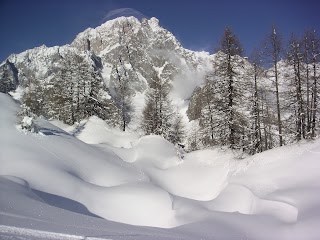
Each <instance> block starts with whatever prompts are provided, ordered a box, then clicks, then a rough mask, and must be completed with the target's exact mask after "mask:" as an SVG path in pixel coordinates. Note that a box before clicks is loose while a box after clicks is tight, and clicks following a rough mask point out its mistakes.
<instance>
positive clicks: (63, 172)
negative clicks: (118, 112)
mask: <svg viewBox="0 0 320 240" xmlns="http://www.w3.org/2000/svg"><path fill="white" fill-rule="evenodd" d="M18 110H19V108H18V106H17V105H16V103H15V102H14V100H13V99H11V98H10V97H9V96H8V95H4V94H0V132H1V135H0V148H1V149H0V165H1V168H0V191H1V193H4V194H1V195H0V225H9V226H15V227H26V228H30V227H31V228H36V229H38V230H50V231H57V232H62V233H69V234H76V235H79V234H80V235H81V236H88V233H94V232H95V233H97V232H98V233H103V234H104V235H105V236H106V235H108V234H109V235H112V234H111V232H112V231H114V230H113V229H119V231H121V232H124V233H125V234H127V235H126V236H132V235H130V231H133V232H134V234H137V235H134V236H141V239H150V238H151V236H152V239H168V238H172V239H201V238H202V239H212V238H213V236H215V237H216V238H218V239H235V238H245V237H246V238H250V239H281V240H282V239H290V240H292V239H307V240H309V239H310V240H313V239H317V238H318V236H319V235H320V231H319V228H318V227H317V226H319V223H320V211H319V209H320V197H319V190H320V183H319V181H318V180H319V178H320V162H319V159H320V158H319V154H320V140H315V141H313V142H301V143H299V144H295V145H292V146H285V147H282V148H278V149H273V150H270V151H266V152H264V153H262V154H257V155H255V156H252V157H247V158H246V159H244V160H239V159H238V158H237V157H236V155H235V154H234V153H232V152H231V151H228V150H223V149H219V148H216V149H208V150H201V151H195V152H191V153H186V154H184V157H183V158H180V157H179V154H177V150H178V149H177V148H176V147H175V146H173V145H172V144H170V143H169V142H167V141H166V140H165V139H163V138H161V137H159V136H145V137H142V138H138V137H137V136H136V135H134V134H128V133H122V134H123V135H122V134H120V133H119V132H116V131H114V130H113V129H111V128H108V126H107V125H106V124H105V122H104V121H102V120H100V119H98V118H96V117H92V118H90V119H89V120H88V121H87V122H83V123H81V124H80V125H78V126H76V127H73V128H70V127H68V126H65V125H61V127H64V128H65V129H67V130H68V132H67V131H64V130H62V129H61V128H59V127H57V126H54V125H52V124H51V123H49V122H47V121H45V120H44V119H39V118H38V119H35V120H34V124H35V125H36V127H37V130H38V132H39V134H37V133H30V132H21V131H18V130H17V128H16V124H17V122H19V121H18V119H17V117H16V112H17V111H18ZM113 131H114V132H113ZM75 136H77V137H78V138H80V139H81V140H82V141H80V140H79V139H77V138H76V137H75ZM86 142H90V143H92V144H91V145H90V144H87V143H86ZM40 192H41V194H42V195H41V194H40ZM45 194H47V195H45ZM41 196H45V197H43V199H42V198H41ZM50 196H51V197H52V198H53V199H59V198H60V199H63V201H62V200H61V201H62V203H63V202H65V203H66V202H68V201H69V205H70V201H73V202H74V203H79V204H81V205H82V206H83V207H84V208H86V209H87V210H88V211H90V212H91V213H93V214H95V215H97V216H100V217H102V218H104V219H108V220H112V221H117V222H122V223H127V224H131V225H140V226H153V227H161V228H171V229H167V230H161V229H149V228H144V227H140V228H139V227H133V226H131V227H129V226H127V225H123V224H120V223H112V222H109V221H107V220H104V219H100V218H95V217H92V216H89V215H88V214H86V213H85V211H84V212H82V213H81V212H75V211H74V210H72V209H71V208H70V206H68V204H65V205H64V206H61V205H60V206H50V204H49V202H50V201H49V202H46V200H48V199H49V198H50ZM49 200H50V199H49ZM26 219H27V220H28V221H26ZM75 219H76V220H75ZM60 221H62V223H68V224H67V226H69V227H67V229H65V228H64V226H65V224H62V223H60ZM72 221H76V223H73V224H71V222H72ZM88 221H89V223H90V224H89V226H90V227H89V228H86V225H87V224H88ZM29 223H32V224H33V225H32V226H30V225H28V224H29ZM59 223H60V225H59ZM77 224H79V227H78V228H77ZM185 224H187V225H185ZM108 226H109V227H108ZM110 226H113V227H110ZM1 229H2V230H1ZM11 230H12V229H11ZM11 230H10V229H9V230H8V229H5V228H1V226H0V238H1V237H2V235H3V234H5V233H4V232H5V231H7V232H8V231H11ZM18 232H19V231H18ZM2 233H3V234H2ZM1 234H2V235H1ZM17 234H18V235H19V234H20V235H21V236H22V235H23V234H24V233H23V231H22V232H21V233H20V232H19V233H17ZM32 234H37V233H32ZM141 234H142V235H141ZM20 235H19V236H20ZM3 236H4V235H3ZM95 236H96V235H95ZM112 236H113V237H112V238H113V239H130V238H129V237H127V238H123V235H121V234H120V235H119V234H118V235H117V234H115V235H112ZM169 236H170V237H169ZM83 238H84V237H83ZM138 238H139V239H140V237H138ZM22 239H23V238H22ZM35 239H37V238H35ZM39 239H41V238H39ZM80 239H81V238H80Z"/></svg>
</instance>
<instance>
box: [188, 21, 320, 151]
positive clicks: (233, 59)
mask: <svg viewBox="0 0 320 240" xmlns="http://www.w3.org/2000/svg"><path fill="white" fill-rule="evenodd" d="M218 50H219V51H218V53H217V54H216V66H215V71H214V72H212V73H210V74H209V75H208V76H207V78H206V82H205V84H204V86H202V87H201V89H200V90H198V99H197V101H198V102H200V104H197V107H198V108H200V116H199V118H198V119H199V129H200V132H201V133H200V134H198V135H200V136H198V138H200V140H201V144H200V145H199V144H198V146H200V148H201V147H207V146H214V145H226V146H229V147H230V148H231V149H239V150H242V151H244V152H247V153H249V154H254V153H257V152H262V151H264V150H268V149H271V148H273V147H276V146H282V145H284V144H287V143H290V142H294V141H299V140H301V139H312V138H314V137H316V135H317V126H319V116H318V115H317V114H319V113H318V112H319V107H318V99H319V90H318V89H319V86H318V84H319V65H317V64H318V63H319V51H320V40H319V37H317V36H316V34H315V32H314V31H306V32H305V34H304V36H303V37H301V38H297V37H296V36H294V35H292V37H291V39H290V41H289V42H288V43H287V45H286V46H285V44H284V42H283V41H282V37H281V34H280V33H279V32H278V29H276V27H275V26H272V29H271V31H270V34H269V35H268V36H267V38H266V39H265V41H264V42H263V44H262V46H261V47H260V48H259V49H255V50H254V52H253V53H252V55H251V57H249V58H248V62H247V63H246V60H244V58H241V56H242V47H241V44H240V41H239V39H238V38H237V37H236V36H235V35H234V33H233V32H232V31H231V30H230V29H229V28H227V29H225V32H224V35H223V37H222V39H221V43H220V48H219V49H218ZM248 63H250V64H248ZM248 66H249V67H248ZM198 111H199V110H198ZM190 137H191V138H193V139H194V137H193V136H190ZM197 141H199V139H198V140H197Z"/></svg>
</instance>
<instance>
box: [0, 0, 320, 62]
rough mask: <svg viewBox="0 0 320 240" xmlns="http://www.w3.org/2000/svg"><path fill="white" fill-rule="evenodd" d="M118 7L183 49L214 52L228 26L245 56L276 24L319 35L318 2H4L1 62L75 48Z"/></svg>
mask: <svg viewBox="0 0 320 240" xmlns="http://www.w3.org/2000/svg"><path fill="white" fill-rule="evenodd" d="M119 8H133V9H135V10H137V11H139V12H141V13H143V14H144V15H145V16H147V17H152V16H155V17H157V18H158V19H159V20H160V25H162V26H163V27H165V28H167V29H168V30H170V31H171V32H172V33H173V34H174V35H175V36H176V37H177V38H178V39H179V40H180V42H181V43H182V45H183V46H184V47H186V48H189V49H193V50H206V51H209V52H213V49H215V47H217V45H218V42H219V39H220V37H221V35H222V33H223V29H224V28H225V27H226V26H231V27H232V29H233V30H234V32H235V33H236V34H237V35H238V37H239V39H240V41H241V42H242V44H243V46H244V48H245V53H246V54H249V53H250V51H251V49H252V48H253V47H254V46H255V45H257V44H258V43H259V42H260V41H261V40H262V39H263V38H264V37H265V35H266V34H267V32H268V31H269V30H270V28H271V25H272V24H273V23H275V24H277V26H278V28H279V30H280V31H281V32H282V34H283V35H284V37H288V36H289V35H290V34H291V32H295V33H297V34H301V33H303V31H304V30H305V29H306V28H313V29H316V30H317V31H318V32H320V1H319V0H291V1H290V0H264V1H259V0H228V1H224V0H219V1H216V0H158V1H154V0H50V1H49V0H28V1H27V0H0V29H1V31H0V35H1V37H0V61H3V60H4V59H5V58H6V57H8V55H9V54H10V53H19V52H22V51H24V50H26V49H29V48H33V47H37V46H40V45H42V44H45V45H46V46H54V45H63V44H67V43H70V42H71V41H72V40H73V39H74V37H75V36H76V35H77V34H78V33H79V32H81V31H83V30H85V29H86V28H88V27H96V26H98V25H100V24H101V23H102V22H103V19H104V18H105V16H106V15H107V14H108V12H109V11H112V10H115V9H119Z"/></svg>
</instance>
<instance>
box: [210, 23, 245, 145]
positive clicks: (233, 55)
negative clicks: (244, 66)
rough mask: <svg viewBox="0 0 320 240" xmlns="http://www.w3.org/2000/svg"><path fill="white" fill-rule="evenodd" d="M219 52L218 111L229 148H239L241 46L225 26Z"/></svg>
mask: <svg viewBox="0 0 320 240" xmlns="http://www.w3.org/2000/svg"><path fill="white" fill-rule="evenodd" d="M219 50H220V52H221V54H218V55H217V66H216V71H215V73H216V75H217V77H218V79H219V80H218V82H219V84H218V86H217V87H215V91H216V95H217V99H218V100H219V101H220V103H218V104H217V106H219V108H220V109H219V112H223V113H224V114H225V119H224V120H225V121H226V125H227V132H226V134H227V143H228V145H229V146H230V148H232V149H235V148H240V145H242V144H243V143H242V142H243V136H244V130H245V129H244V128H245V127H244V121H245V120H244V118H243V114H242V113H241V111H239V108H237V105H238V106H239V104H240V103H239V101H240V98H241V97H242V93H241V85H242V83H240V82H241V80H240V78H241V77H240V74H239V72H238V71H237V67H238V66H239V65H240V64H241V59H240V58H239V56H241V55H242V51H243V50H242V47H241V44H240V41H239V39H238V38H237V36H236V35H235V34H234V33H233V32H232V31H231V29H230V28H226V29H225V31H224V34H223V36H222V39H221V43H220V48H219Z"/></svg>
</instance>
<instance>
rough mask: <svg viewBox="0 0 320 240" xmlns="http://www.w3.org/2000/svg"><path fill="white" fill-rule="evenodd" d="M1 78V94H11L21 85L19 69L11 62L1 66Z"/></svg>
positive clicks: (7, 61)
mask: <svg viewBox="0 0 320 240" xmlns="http://www.w3.org/2000/svg"><path fill="white" fill-rule="evenodd" d="M0 77H1V78H0V92H3V93H7V92H10V91H12V90H15V89H16V88H17V86H18V85H19V78H18V69H17V68H16V67H15V65H14V64H13V63H12V62H10V61H9V60H6V61H5V62H4V63H2V64H1V66H0Z"/></svg>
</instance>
